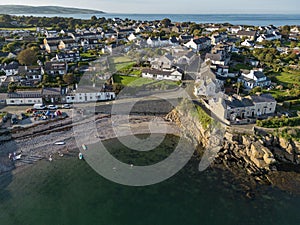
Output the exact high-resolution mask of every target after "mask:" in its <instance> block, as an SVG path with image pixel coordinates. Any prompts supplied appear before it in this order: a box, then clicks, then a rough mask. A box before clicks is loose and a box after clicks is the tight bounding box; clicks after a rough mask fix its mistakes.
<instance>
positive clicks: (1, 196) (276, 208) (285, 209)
mask: <svg viewBox="0 0 300 225" xmlns="http://www.w3.org/2000/svg"><path fill="white" fill-rule="evenodd" d="M169 138H170V140H168V141H169V142H168V143H172V142H174V143H176V138H172V137H169ZM112 144H114V149H116V146H118V143H116V142H115V141H114V140H111V141H109V142H107V146H109V145H112ZM119 148H120V149H122V150H124V147H121V146H120V147H119ZM164 148H166V146H164ZM299 207H300V197H299V196H292V195H290V194H288V193H285V192H282V191H279V190H277V189H274V188H271V187H263V188H260V189H258V190H257V193H256V197H255V198H254V199H252V200H250V199H247V198H246V197H245V194H244V193H243V192H242V191H241V190H240V189H239V185H238V184H234V185H233V184H232V177H231V176H230V175H229V174H225V172H221V171H218V170H211V169H210V170H207V171H205V172H202V173H200V172H198V162H195V161H191V162H190V163H189V164H188V165H187V166H186V167H185V168H184V169H183V170H182V171H180V172H179V173H178V174H177V175H176V176H174V177H172V178H170V179H169V180H167V181H165V182H163V183H160V184H156V185H153V186H147V187H128V186H122V185H118V184H115V183H112V182H110V181H108V180H106V179H104V178H102V177H101V176H99V175H98V174H97V173H96V172H94V171H93V170H92V169H91V168H90V167H89V166H88V165H87V164H86V162H85V161H80V160H78V159H77V158H76V157H73V158H72V157H68V158H61V159H56V160H54V162H52V163H50V162H47V161H42V162H39V163H38V164H36V165H34V166H31V167H28V168H26V169H25V170H23V171H20V172H18V173H17V174H16V175H12V174H4V175H2V176H0V224H1V225H10V224H11V225H18V224H20V225H27V224H28V225H35V224H36V225H48V224H49V225H77V224H78V225H87V224H97V225H102V224H103V225H169V224H170V225H183V224H184V225H219V224H220V225H250V224H257V225H264V224H268V225H271V224H272V225H277V224H278V225H298V224H299V221H300V215H299Z"/></svg>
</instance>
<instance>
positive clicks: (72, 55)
mask: <svg viewBox="0 0 300 225" xmlns="http://www.w3.org/2000/svg"><path fill="white" fill-rule="evenodd" d="M78 57H80V54H79V52H75V53H58V54H57V58H58V59H66V58H73V59H74V58H78Z"/></svg>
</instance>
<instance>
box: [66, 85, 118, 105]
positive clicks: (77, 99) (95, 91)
mask: <svg viewBox="0 0 300 225" xmlns="http://www.w3.org/2000/svg"><path fill="white" fill-rule="evenodd" d="M115 98H116V94H115V93H114V92H112V91H106V90H104V89H102V88H93V87H83V88H79V89H77V90H76V91H75V92H74V93H71V94H67V96H66V103H85V102H99V101H109V100H114V99H115Z"/></svg>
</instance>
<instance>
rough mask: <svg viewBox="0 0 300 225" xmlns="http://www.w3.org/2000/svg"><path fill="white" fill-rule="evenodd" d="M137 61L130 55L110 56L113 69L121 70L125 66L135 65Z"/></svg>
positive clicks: (110, 64)
mask: <svg viewBox="0 0 300 225" xmlns="http://www.w3.org/2000/svg"><path fill="white" fill-rule="evenodd" d="M134 63H135V62H134V61H132V59H130V58H129V57H126V56H119V57H112V58H109V66H110V68H111V69H112V70H113V71H119V70H121V69H123V68H125V67H128V66H130V65H133V64H134Z"/></svg>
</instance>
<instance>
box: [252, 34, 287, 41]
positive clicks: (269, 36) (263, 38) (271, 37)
mask: <svg viewBox="0 0 300 225" xmlns="http://www.w3.org/2000/svg"><path fill="white" fill-rule="evenodd" d="M281 38H282V35H281V34H280V33H278V32H273V33H272V34H262V35H260V36H259V37H258V38H257V40H256V41H257V42H263V41H274V40H280V39H281Z"/></svg>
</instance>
